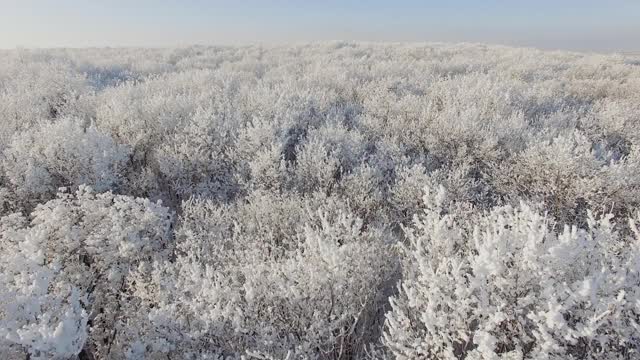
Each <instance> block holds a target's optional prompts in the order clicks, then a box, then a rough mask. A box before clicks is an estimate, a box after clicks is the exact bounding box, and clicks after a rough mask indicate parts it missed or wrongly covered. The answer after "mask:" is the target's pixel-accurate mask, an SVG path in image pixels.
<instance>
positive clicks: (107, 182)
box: [0, 42, 640, 360]
mask: <svg viewBox="0 0 640 360" xmlns="http://www.w3.org/2000/svg"><path fill="white" fill-rule="evenodd" d="M0 216H1V218H0V258H1V260H0V358H2V359H82V360H93V359H95V360H101V359H172V360H177V359H241V358H243V359H273V360H275V359H289V360H293V359H398V360H413V359H467V360H481V359H486V360H489V359H607V360H612V359H616V360H622V359H640V230H639V227H640V56H633V55H620V54H611V55H598V54H582V53H569V52H551V51H541V50H534V49H520V48H509V47H500V46H484V45H469V44H461V45H449V44H383V43H380V44H367V43H349V42H332V43H321V44H308V45H296V46H270V47H267V46H248V47H188V48H177V49H127V48H119V49H109V48H105V49H75V50H63V49H58V50H20V49H18V50H10V51H0Z"/></svg>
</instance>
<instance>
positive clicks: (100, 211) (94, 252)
mask: <svg viewBox="0 0 640 360" xmlns="http://www.w3.org/2000/svg"><path fill="white" fill-rule="evenodd" d="M170 221H171V214H170V212H169V211H168V209H166V208H164V207H162V206H160V205H158V204H153V203H150V202H149V201H148V200H143V199H134V198H130V197H127V196H116V195H113V194H112V193H104V194H95V193H93V192H92V191H91V190H90V189H89V188H87V187H84V186H81V187H80V189H79V190H78V191H77V192H76V194H68V193H60V194H58V197H57V198H56V199H54V200H51V201H49V202H47V203H45V204H41V205H39V206H38V207H37V208H36V209H35V210H34V211H33V213H31V215H30V217H29V218H28V219H27V218H24V217H23V216H21V215H19V214H13V215H9V216H6V217H3V218H2V228H1V229H0V230H1V234H0V248H1V249H2V253H3V258H4V259H5V260H4V261H3V262H2V264H0V279H1V287H2V289H4V290H3V292H2V297H0V329H2V330H1V331H0V335H2V338H3V340H2V342H0V344H2V346H3V347H9V348H11V347H12V346H21V348H22V349H24V351H25V352H27V353H29V354H31V355H32V356H37V357H42V358H50V357H54V358H61V359H65V358H69V357H71V356H72V355H77V354H79V353H80V351H81V350H82V351H85V352H86V353H88V354H93V355H94V356H98V357H99V358H109V353H110V351H111V348H112V346H113V341H114V338H115V336H116V334H117V332H118V331H119V330H120V328H122V327H127V326H128V325H127V318H128V315H125V314H126V313H127V312H128V311H132V310H133V308H134V307H133V304H131V303H129V302H128V300H127V289H128V287H129V286H130V284H129V283H128V278H129V274H130V273H131V272H133V271H137V270H138V267H139V266H142V265H143V264H144V263H145V262H146V263H153V261H154V259H159V258H160V259H162V258H166V257H167V256H168V254H169V251H170V249H169V246H170V244H169V242H168V240H169V224H170Z"/></svg>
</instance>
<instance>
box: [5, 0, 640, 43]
mask: <svg viewBox="0 0 640 360" xmlns="http://www.w3.org/2000/svg"><path fill="white" fill-rule="evenodd" d="M326 40H357V41H410V42H481V43H490V44H505V45H516V46H527V47H537V48H543V49H567V50H578V51H595V52H610V51H633V52H638V51H640V0H598V1H595V0H582V1H577V0H555V1H552V0H535V1H534V0H528V1H524V0H484V1H483V0H457V1H456V0H450V1H430V0H422V1H419V0H395V1H391V0H388V1H381V0H368V1H367V0H342V1H340V0H298V1H294V0H234V1H232V0H210V1H204V0H182V1H178V0H109V1H104V0H82V1H80V0H0V48H15V47H22V48H33V47H47V48H48V47H105V46H110V47H118V46H150V47H164V46H183V45H192V44H201V45H215V44H220V45H229V44H255V43H260V44H280V43H299V42H311V41H326Z"/></svg>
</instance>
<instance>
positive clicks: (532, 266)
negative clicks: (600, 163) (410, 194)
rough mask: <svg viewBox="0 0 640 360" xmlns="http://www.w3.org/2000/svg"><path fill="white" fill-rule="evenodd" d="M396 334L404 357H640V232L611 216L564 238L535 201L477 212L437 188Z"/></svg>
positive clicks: (397, 312) (389, 340) (394, 344)
mask: <svg viewBox="0 0 640 360" xmlns="http://www.w3.org/2000/svg"><path fill="white" fill-rule="evenodd" d="M425 202H426V204H425V211H424V213H423V214H421V215H419V216H417V217H416V218H415V220H414V224H413V226H412V227H410V228H409V229H407V238H408V246H406V247H404V250H403V259H404V260H403V265H404V267H405V269H404V274H403V280H402V282H401V285H400V294H399V295H398V296H396V297H393V298H392V299H391V306H392V308H393V310H392V311H391V312H390V313H389V314H388V317H387V329H386V333H385V340H386V344H387V346H389V347H390V348H391V350H392V352H393V353H394V354H395V356H396V357H397V358H398V359H420V358H424V359H432V358H433V359H460V358H465V359H494V358H501V359H541V358H547V359H548V358H552V359H567V358H580V359H603V358H606V359H632V358H637V357H638V354H639V351H640V348H639V347H638V344H639V343H640V342H639V341H640V332H639V330H638V329H639V328H638V325H639V324H638V321H639V319H640V318H639V316H640V292H639V290H640V262H639V259H640V257H639V256H640V255H639V254H640V253H639V252H638V250H639V249H640V248H639V247H640V237H639V235H640V233H639V232H638V230H637V227H636V221H637V220H638V219H637V218H635V219H632V220H629V221H630V227H631V230H632V231H631V234H630V236H629V238H628V239H627V238H626V237H625V236H623V235H621V234H620V233H618V232H616V230H615V229H614V226H613V224H612V222H611V220H612V217H611V216H610V215H604V216H601V217H596V216H595V215H593V214H591V213H589V215H588V225H587V227H586V228H584V229H579V228H577V227H575V226H569V225H567V226H565V227H564V229H563V230H562V231H560V232H558V233H556V232H553V231H552V230H550V229H551V228H553V226H552V224H551V222H552V221H553V220H552V219H551V218H549V217H547V216H544V215H541V214H540V212H539V210H537V209H536V208H534V207H531V206H528V205H526V204H524V203H523V204H521V205H520V206H519V207H512V206H506V207H498V208H495V209H493V210H492V211H490V212H488V213H484V214H478V215H477V216H473V217H471V218H469V217H464V216H463V215H464V213H465V211H460V210H458V209H456V208H455V206H451V205H450V204H447V200H446V196H445V193H444V190H443V189H441V190H440V191H438V192H437V193H432V192H430V191H428V192H427V194H426V196H425Z"/></svg>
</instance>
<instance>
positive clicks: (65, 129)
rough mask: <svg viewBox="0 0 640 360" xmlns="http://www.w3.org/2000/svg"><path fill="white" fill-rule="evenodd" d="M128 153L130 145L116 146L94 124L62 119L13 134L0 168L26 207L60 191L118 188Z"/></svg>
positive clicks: (127, 159)
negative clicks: (84, 187) (82, 188)
mask: <svg viewBox="0 0 640 360" xmlns="http://www.w3.org/2000/svg"><path fill="white" fill-rule="evenodd" d="M129 154H130V150H129V148H128V147H127V146H123V145H119V144H117V143H115V142H114V141H113V139H112V138H111V137H110V136H109V135H107V134H104V133H101V132H100V131H98V130H97V129H96V128H95V127H94V126H92V125H87V124H84V123H83V122H82V121H80V120H76V119H61V120H59V121H56V122H54V123H46V122H45V123H42V124H41V125H40V126H38V127H37V128H35V129H33V130H31V131H26V132H22V133H18V134H16V135H14V137H13V139H12V141H11V143H10V144H9V146H8V147H7V149H6V150H5V152H4V159H3V163H2V169H3V170H4V173H5V176H6V178H7V179H8V182H9V183H11V185H12V186H13V188H14V189H15V192H16V193H17V194H18V196H19V197H20V198H22V199H23V200H24V201H25V202H26V203H29V202H33V201H34V200H39V201H43V200H44V201H46V200H49V199H51V198H52V197H54V196H55V194H56V192H57V189H58V188H59V187H74V188H77V187H78V186H80V185H89V186H91V187H92V188H94V189H95V190H96V191H107V190H118V189H119V187H120V186H121V183H122V181H123V178H124V173H125V172H126V170H127V166H128V162H129Z"/></svg>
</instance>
